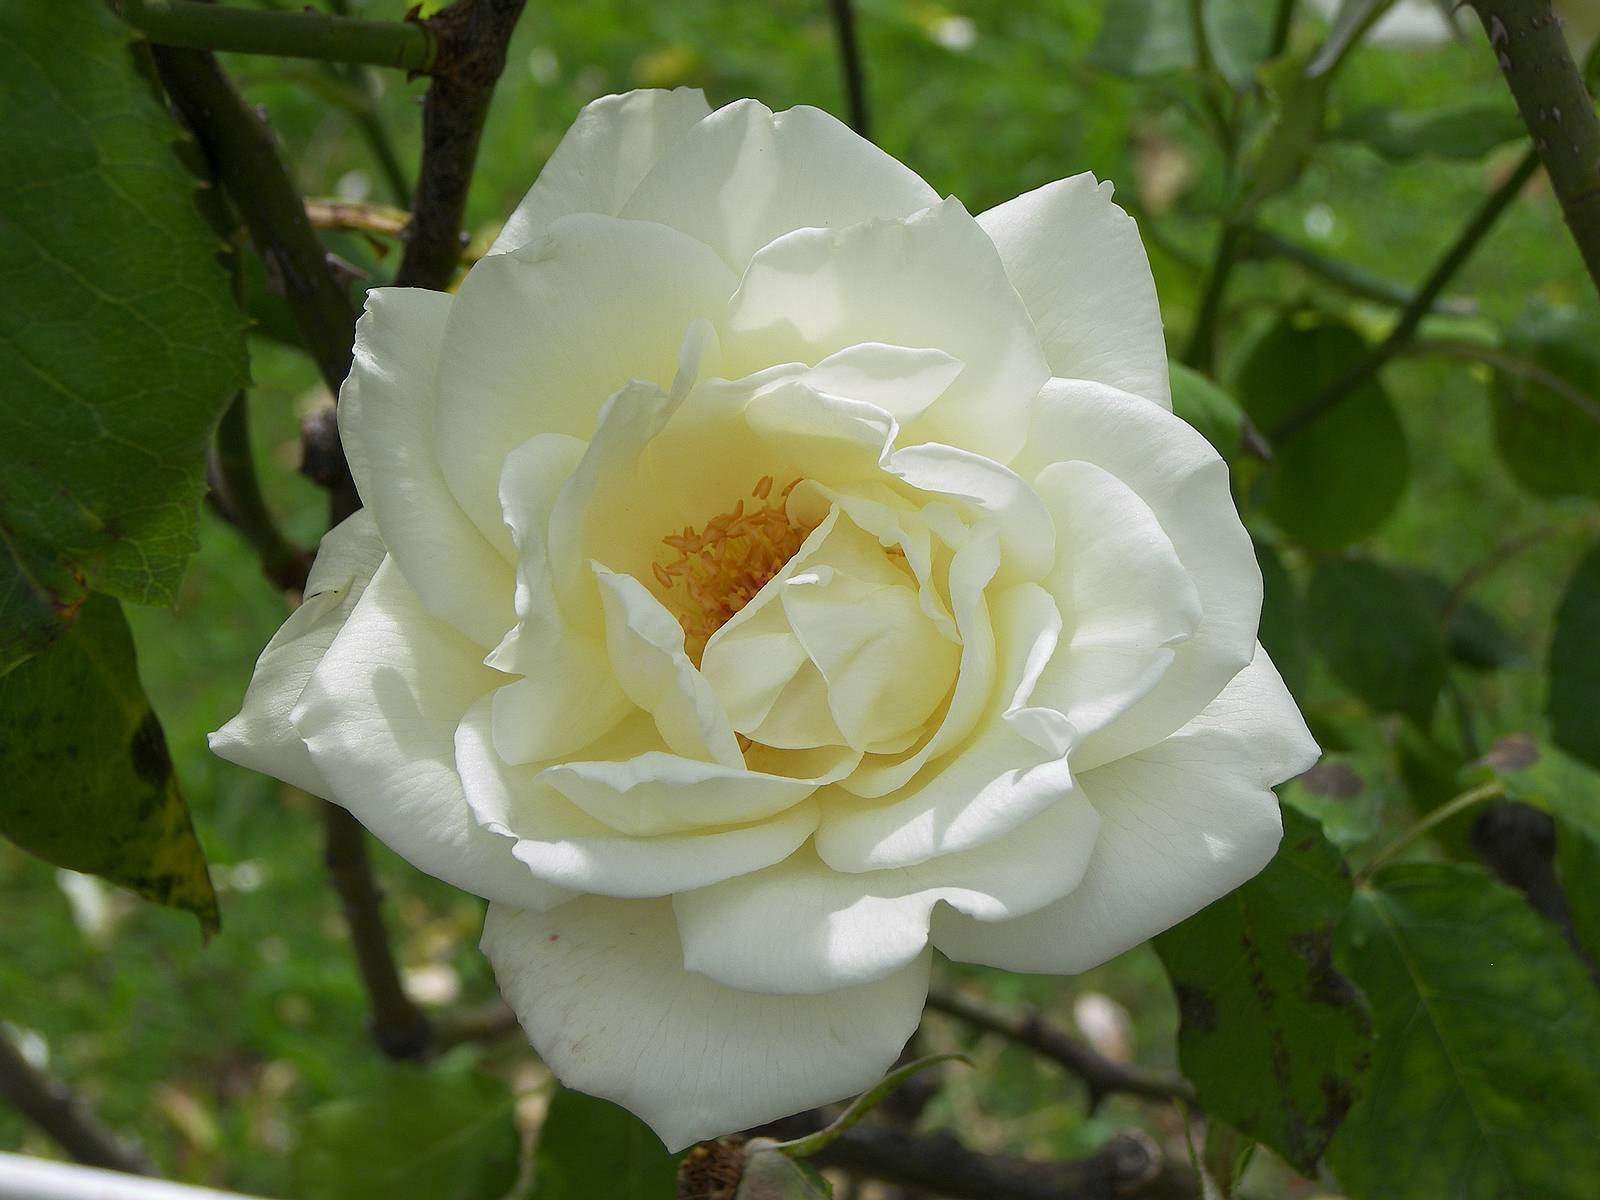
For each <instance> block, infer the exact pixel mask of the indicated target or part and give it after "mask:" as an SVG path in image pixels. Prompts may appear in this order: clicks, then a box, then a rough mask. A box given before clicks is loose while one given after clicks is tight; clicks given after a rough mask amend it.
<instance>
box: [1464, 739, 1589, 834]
mask: <svg viewBox="0 0 1600 1200" xmlns="http://www.w3.org/2000/svg"><path fill="white" fill-rule="evenodd" d="M1486 777H1492V778H1495V779H1498V780H1500V782H1501V783H1503V784H1505V789H1506V795H1507V796H1508V797H1509V798H1510V799H1512V800H1520V801H1521V802H1522V803H1524V804H1531V805H1533V806H1534V807H1535V808H1542V809H1544V810H1545V811H1546V812H1548V813H1549V814H1550V815H1551V816H1553V817H1555V818H1556V820H1558V821H1560V822H1562V823H1563V824H1564V825H1566V826H1567V827H1569V828H1571V829H1573V830H1574V831H1576V832H1577V833H1579V834H1581V835H1582V836H1584V837H1586V838H1588V839H1589V840H1591V841H1593V842H1594V843H1595V844H1596V845H1600V772H1597V771H1595V770H1594V769H1593V768H1592V767H1589V766H1587V765H1585V764H1584V763H1582V762H1580V761H1579V760H1578V759H1576V758H1573V757H1571V756H1570V755H1567V754H1563V753H1562V752H1561V751H1560V750H1558V749H1556V748H1555V747H1554V746H1547V745H1544V744H1542V743H1540V742H1539V741H1537V740H1535V739H1534V738H1532V737H1530V736H1529V735H1528V734H1525V733H1514V734H1511V735H1510V736H1509V737H1503V738H1501V739H1500V740H1499V741H1497V742H1496V743H1495V744H1494V745H1493V746H1492V747H1491V748H1490V750H1489V753H1487V754H1485V755H1484V756H1483V757H1482V758H1480V759H1479V760H1478V761H1477V762H1476V763H1474V764H1472V767H1471V768H1470V774H1466V776H1465V778H1464V779H1463V780H1462V782H1463V784H1464V785H1465V786H1467V787H1471V786H1473V785H1474V784H1476V783H1480V782H1483V781H1484V779H1485V778H1486Z"/></svg>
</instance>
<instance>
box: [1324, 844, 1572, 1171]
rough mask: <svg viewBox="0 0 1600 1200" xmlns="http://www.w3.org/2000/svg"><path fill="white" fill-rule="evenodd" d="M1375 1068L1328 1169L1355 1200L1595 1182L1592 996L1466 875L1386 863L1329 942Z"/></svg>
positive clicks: (1558, 944)
mask: <svg viewBox="0 0 1600 1200" xmlns="http://www.w3.org/2000/svg"><path fill="white" fill-rule="evenodd" d="M1339 942H1340V951H1341V953H1342V955H1343V956H1344V961H1347V962H1348V963H1349V965H1350V968H1351V970H1352V972H1353V973H1354V974H1355V977H1356V978H1357V979H1358V980H1359V981H1360V983H1361V986H1362V988H1363V989H1364V990H1365V991H1366V994H1367V998H1368V1000H1369V1001H1370V1002H1371V1004H1372V1010H1373V1017H1374V1019H1375V1021H1376V1022H1377V1026H1378V1057H1377V1062H1376V1065H1375V1068H1374V1070H1373V1073H1372V1082H1371V1086H1370V1088H1369V1089H1368V1092H1367V1094H1366V1096H1365V1097H1364V1098H1363V1099H1362V1100H1361V1101H1360V1102H1359V1103H1358V1104H1357V1105H1356V1106H1355V1108H1354V1109H1353V1110H1352V1111H1351V1113H1350V1116H1349V1118H1348V1119H1347V1120H1346V1121H1345V1123H1344V1127H1343V1128H1342V1129H1341V1130H1340V1131H1339V1135H1338V1137H1337V1138H1335V1139H1334V1142H1333V1145H1332V1147H1331V1148H1330V1151H1329V1161H1330V1162H1331V1164H1332V1166H1333V1168H1334V1171H1335V1172H1336V1173H1337V1175H1338V1177H1339V1181H1340V1183H1341V1184H1342V1185H1343V1186H1344V1189H1345V1191H1346V1192H1347V1194H1348V1195H1349V1196H1350V1197H1351V1198H1352V1200H1369V1198H1371V1200H1379V1198H1381V1200H1439V1198H1440V1197H1445V1196H1448V1197H1451V1198H1452V1200H1503V1198H1506V1197H1529V1198H1530V1200H1532V1198H1533V1197H1537V1198H1538V1200H1583V1198H1585V1197H1589V1196H1592V1195H1593V1194H1594V1181H1595V1179H1596V1178H1600V1084H1597V1080H1600V1038H1597V1037H1596V1030H1600V995H1597V993H1596V992H1595V989H1594V987H1593V986H1592V985H1591V984H1590V982H1589V980H1588V978H1587V976H1586V975H1585V974H1584V970H1583V968H1582V967H1581V966H1580V965H1579V963H1578V960H1577V958H1576V957H1575V956H1574V955H1573V954H1572V952H1571V951H1570V950H1569V949H1568V948H1567V946H1566V944H1565V943H1564V942H1562V940H1561V936H1560V934H1559V933H1557V932H1556V931H1555V929H1554V928H1552V927H1551V926H1550V925H1549V924H1547V923H1546V922H1545V921H1543V920H1542V919H1540V918H1539V917H1538V916H1537V915H1536V914H1535V913H1534V912H1533V910H1532V909H1531V908H1529V907H1528V905H1527V904H1526V903H1524V901H1523V899H1522V897H1520V896H1518V895H1517V894H1516V893H1515V892H1512V891H1510V890H1509V889H1507V888H1504V887H1502V886H1501V885H1500V884H1498V883H1496V882H1495V881H1494V880H1493V879H1492V878H1490V876H1489V875H1487V874H1486V873H1485V872H1483V871H1481V870H1478V869H1477V868H1475V867H1464V866H1445V865H1440V864H1433V863H1425V864H1413V865H1406V866H1399V867H1392V868H1389V869H1388V870H1385V871H1382V872H1380V873H1379V874H1378V875H1377V876H1376V878H1375V880H1374V882H1373V885H1372V886H1370V887H1366V888H1363V889H1361V890H1360V891H1359V892H1358V893H1357V894H1356V897H1355V900H1354V902H1353V903H1352V904H1351V907H1350V915H1349V918H1348V920H1347V921H1346V922H1345V924H1344V926H1343V927H1342V928H1341V930H1340V935H1339Z"/></svg>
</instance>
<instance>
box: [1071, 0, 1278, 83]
mask: <svg viewBox="0 0 1600 1200" xmlns="http://www.w3.org/2000/svg"><path fill="white" fill-rule="evenodd" d="M1104 13H1105V16H1104V18H1103V20H1102V23H1101V25H1100V35H1099V37H1097V38H1096V39H1095V43H1094V46H1093V47H1092V48H1091V49H1090V51H1089V62H1090V63H1091V64H1093V65H1094V66H1096V67H1099V68H1100V69H1101V70H1103V71H1110V72H1111V73H1112V74H1115V75H1121V76H1124V77H1125V78H1128V79H1148V78H1151V77H1153V76H1158V75H1170V74H1173V73H1174V72H1178V71H1186V70H1188V69H1190V68H1192V67H1193V66H1194V65H1195V61H1196V56H1195V44H1194V16H1193V13H1192V11H1191V5H1190V3H1189V0H1117V2H1116V3H1115V4H1107V5H1106V6H1105V8H1104ZM1203 16H1204V19H1205V23H1206V34H1207V41H1208V42H1209V44H1210V46H1211V52H1212V55H1213V57H1214V59H1215V62H1216V66H1217V69H1218V70H1219V71H1220V72H1221V73H1222V74H1223V75H1224V76H1226V78H1227V79H1228V81H1229V82H1230V83H1232V84H1233V85H1234V86H1235V87H1244V86H1246V85H1247V84H1249V83H1250V82H1251V74H1252V72H1253V71H1254V70H1255V66H1256V63H1257V61H1259V60H1260V58H1261V57H1262V56H1263V55H1264V54H1265V53H1266V51H1267V42H1268V40H1269V37H1270V32H1271V25H1272V17H1271V12H1270V8H1269V0H1213V2H1211V3H1208V4H1207V5H1206V6H1205V8H1204V10H1203Z"/></svg>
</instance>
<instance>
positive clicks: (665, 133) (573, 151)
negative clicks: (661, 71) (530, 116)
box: [489, 88, 711, 254]
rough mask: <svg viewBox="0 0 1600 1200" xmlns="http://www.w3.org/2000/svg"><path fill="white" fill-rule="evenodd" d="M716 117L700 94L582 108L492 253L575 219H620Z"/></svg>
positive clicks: (674, 93) (642, 94)
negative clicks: (643, 183)
mask: <svg viewBox="0 0 1600 1200" xmlns="http://www.w3.org/2000/svg"><path fill="white" fill-rule="evenodd" d="M710 113H711V109H710V107H709V106H708V105H707V104H706V98H705V94H704V93H703V92H701V91H700V89H699V88H674V89H673V90H671V91H670V92H669V91H662V90H660V89H656V88H650V89H642V90H640V91H636V92H625V93H623V94H622V95H620V96H602V97H600V99H598V100H596V101H594V102H592V103H590V104H586V105H584V108H583V111H582V112H580V113H579V114H578V117H577V120H575V121H573V123H572V126H571V128H569V129H568V130H567V132H566V134H565V136H563V137H562V139H561V144H560V145H559V146H557V147H556V149H555V153H554V154H552V155H551V156H550V159H549V161H548V162H546V163H545V164H544V169H543V170H542V171H540V172H539V179H538V182H536V183H535V184H534V185H533V187H532V188H530V189H529V191H528V194H527V195H526V196H524V197H523V198H522V203H521V204H519V205H517V208H516V211H515V212H513V213H512V214H511V217H510V219H509V220H507V221H506V224H505V228H504V229H502V230H501V231H500V236H499V237H497V238H495V240H494V245H492V246H490V247H489V253H490V254H505V253H507V252H509V251H511V250H515V249H517V248H518V247H519V246H525V245H527V244H528V243H529V242H531V241H533V240H534V239H535V238H537V237H539V236H540V235H541V234H543V233H544V231H545V229H546V228H548V227H549V225H550V222H552V221H554V220H555V219H556V218H558V217H564V216H567V215H568V214H570V213H584V212H587V213H600V214H602V215H604V216H608V217H614V216H616V215H617V213H618V212H619V211H620V210H621V208H622V205H623V203H624V201H626V200H627V198H628V197H629V196H630V195H632V194H633V189H634V188H635V187H637V186H638V185H639V180H641V179H643V178H644V177H645V175H646V174H648V173H649V171H650V168H651V167H653V166H655V165H656V163H658V162H659V161H661V159H662V158H663V157H666V156H668V155H670V154H672V153H673V151H674V147H675V146H676V145H677V143H678V142H679V141H680V140H682V138H683V136H684V134H686V133H688V132H689V130H690V129H692V128H693V127H694V126H695V124H696V123H697V122H699V121H700V120H702V119H703V118H704V117H706V116H708V115H710Z"/></svg>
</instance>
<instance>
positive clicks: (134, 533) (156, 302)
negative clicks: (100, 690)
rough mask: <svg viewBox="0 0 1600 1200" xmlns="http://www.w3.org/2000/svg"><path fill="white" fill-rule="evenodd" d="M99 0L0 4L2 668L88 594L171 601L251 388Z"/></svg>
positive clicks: (200, 229)
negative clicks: (232, 411)
mask: <svg viewBox="0 0 1600 1200" xmlns="http://www.w3.org/2000/svg"><path fill="white" fill-rule="evenodd" d="M128 38H129V35H128V32H127V30H126V29H125V28H124V27H123V26H122V25H121V24H120V23H119V22H118V21H117V20H116V19H115V18H114V17H113V16H112V15H111V13H110V12H109V11H108V6H107V5H105V4H100V3H73V4H7V5H4V6H0V128H4V129H5V131H6V147H7V158H6V167H5V170H4V171H0V278H4V279H5V281H6V286H7V295H8V297H9V299H8V302H7V303H6V304H5V305H4V306H0V377H3V378H4V379H5V380H6V386H5V388H4V390H3V391H0V596H5V597H6V599H5V600H4V601H3V602H0V604H3V607H0V616H3V617H4V620H3V621H0V667H3V665H4V664H5V663H7V662H14V661H16V659H17V658H19V657H20V656H22V655H24V654H26V653H29V652H32V651H35V650H37V649H38V648H39V647H40V645H41V644H42V643H43V642H45V641H47V640H48V638H49V637H50V636H53V634H54V633H55V632H57V631H59V628H60V627H61V625H62V624H63V618H65V617H69V616H70V615H71V613H72V611H73V609H74V606H75V605H76V604H77V603H78V602H79V601H80V600H81V598H82V596H83V593H84V590H85V588H86V587H87V588H94V589H95V590H98V591H102V592H107V593H110V594H111V595H114V596H118V597H120V598H122V599H125V600H132V601H136V602H138V603H146V604H148V603H170V602H171V601H172V599H173V597H174V595H175V592H176V588H177V585H178V580H179V579H180V577H181V576H182V573H183V568H184V563H185V561H186V560H187V558H188V556H189V554H190V553H191V551H193V549H194V547H195V545H196V541H195V526H196V522H197V521H198V518H199V503H200V495H201V491H202V489H203V487H204V450H205V443H206V439H207V437H208V436H209V434H210V432H211V429H212V427H213V426H214V425H215V424H216V421H217V418H218V416H219V415H220V414H221V412H222V409H223V407H224V406H225V405H226V403H227V402H228V400H229V398H230V397H231V396H232V395H233V393H234V392H235V391H237V390H238V389H239V388H240V387H242V386H243V385H244V383H245V381H246V360H245V350H244V337H243V328H244V322H243V319H242V317H241V316H240V315H239V313H238V312H237V310H236V308H235V305H234V302H233V299H232V296H231V294H230V291H229V285H228V279H227V276H226V273H225V272H224V271H223V269H222V266H221V265H220V263H219V261H218V254H219V252H220V251H221V250H222V244H221V242H220V241H219V240H218V238H217V236H216V234H215V233H213V232H212V230H211V229H210V228H209V227H208V226H207V224H206V222H205V221H204V220H203V219H202V218H201V216H200V213H199V210H198V208H197V207H196V202H195V197H196V191H197V187H198V185H197V183H196V180H195V179H194V177H193V176H191V175H190V174H189V173H188V172H187V171H186V170H185V168H184V166H183V165H182V163H181V162H179V160H178V158H177V156H176V155H175V154H174V149H173V148H174V139H175V138H176V137H177V136H178V131H177V129H176V127H175V126H174V125H173V123H172V120H171V118H170V117H169V116H168V114H167V112H166V111H165V109H164V108H163V107H162V106H161V104H160V103H159V101H158V100H157V99H156V97H155V96H154V95H153V94H152V91H151V88H150V85H149V84H148V83H147V82H146V80H145V79H143V78H142V77H141V76H140V75H139V73H138V71H137V70H136V69H135V67H134V64H133V60H132V56H131V55H130V53H129V49H128Z"/></svg>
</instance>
